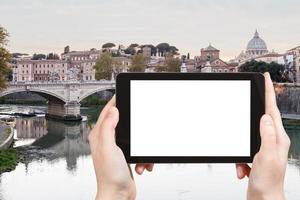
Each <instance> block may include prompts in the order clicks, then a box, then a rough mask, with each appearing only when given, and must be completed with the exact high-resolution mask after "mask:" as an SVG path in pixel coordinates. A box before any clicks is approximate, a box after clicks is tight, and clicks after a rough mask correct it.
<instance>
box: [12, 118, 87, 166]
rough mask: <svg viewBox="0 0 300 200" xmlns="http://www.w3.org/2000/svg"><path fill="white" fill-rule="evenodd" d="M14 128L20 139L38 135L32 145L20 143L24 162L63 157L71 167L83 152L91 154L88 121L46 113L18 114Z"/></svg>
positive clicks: (83, 154) (52, 159)
mask: <svg viewBox="0 0 300 200" xmlns="http://www.w3.org/2000/svg"><path fill="white" fill-rule="evenodd" d="M15 128H16V131H17V138H18V139H21V140H26V139H33V138H36V139H35V140H34V142H33V143H32V144H31V145H30V146H26V147H24V146H23V147H19V148H20V150H21V153H22V154H24V157H25V159H24V163H25V164H28V163H30V161H32V160H39V159H46V160H49V161H54V160H56V159H61V158H63V159H65V160H66V162H67V166H68V169H73V168H76V163H77V159H78V158H79V157H80V156H85V155H89V154H90V148H89V144H88V134H89V127H88V124H87V123H86V122H62V121H54V120H46V119H45V118H44V117H32V118H16V127H15Z"/></svg>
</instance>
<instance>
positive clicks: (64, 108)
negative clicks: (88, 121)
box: [46, 101, 82, 121]
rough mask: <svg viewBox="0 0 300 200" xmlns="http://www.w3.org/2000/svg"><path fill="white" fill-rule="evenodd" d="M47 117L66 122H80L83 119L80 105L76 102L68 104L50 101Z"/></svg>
mask: <svg viewBox="0 0 300 200" xmlns="http://www.w3.org/2000/svg"><path fill="white" fill-rule="evenodd" d="M46 117H49V118H55V119H60V120H66V121H79V120H81V119H82V117H81V115H80V103H79V102H76V101H72V102H67V103H62V102H53V101H49V102H48V110H47V113H46Z"/></svg>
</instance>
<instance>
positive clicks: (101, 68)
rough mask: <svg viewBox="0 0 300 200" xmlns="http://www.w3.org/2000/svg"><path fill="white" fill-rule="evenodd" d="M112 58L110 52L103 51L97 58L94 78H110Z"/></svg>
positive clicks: (112, 65) (112, 64)
mask: <svg viewBox="0 0 300 200" xmlns="http://www.w3.org/2000/svg"><path fill="white" fill-rule="evenodd" d="M113 67H114V60H113V57H112V56H111V54H110V53H108V52H106V53H103V54H102V55H101V56H100V58H99V59H98V60H97V62H96V65H95V66H94V69H95V70H96V74H95V78H96V79H97V80H100V79H107V80H109V79H110V78H111V74H112V72H113Z"/></svg>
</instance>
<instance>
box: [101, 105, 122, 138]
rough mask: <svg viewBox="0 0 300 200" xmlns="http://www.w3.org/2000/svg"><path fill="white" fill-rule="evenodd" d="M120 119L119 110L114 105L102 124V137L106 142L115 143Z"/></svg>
mask: <svg viewBox="0 0 300 200" xmlns="http://www.w3.org/2000/svg"><path fill="white" fill-rule="evenodd" d="M118 121H119V111H118V109H117V108H116V107H114V106H112V107H111V108H110V109H109V110H108V111H107V113H106V116H105V118H104V119H103V122H102V123H101V126H100V131H99V132H100V138H101V140H102V141H103V142H104V143H109V144H115V128H116V126H117V124H118Z"/></svg>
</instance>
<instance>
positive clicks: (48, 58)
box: [46, 53, 59, 60]
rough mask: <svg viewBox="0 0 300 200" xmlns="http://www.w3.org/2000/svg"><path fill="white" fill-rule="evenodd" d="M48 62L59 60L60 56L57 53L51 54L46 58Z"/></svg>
mask: <svg viewBox="0 0 300 200" xmlns="http://www.w3.org/2000/svg"><path fill="white" fill-rule="evenodd" d="M46 59H47V60H59V55H57V54H56V53H49V54H48V55H47V57H46Z"/></svg>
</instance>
